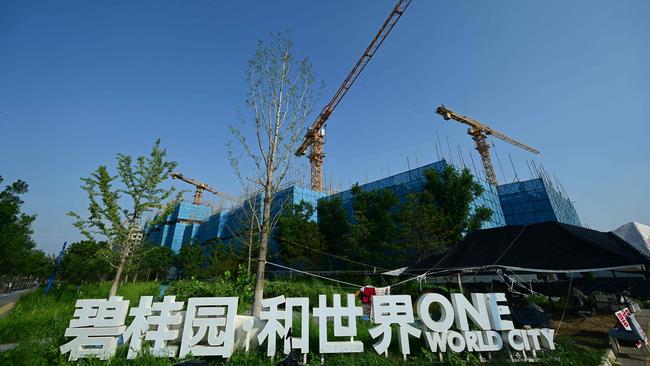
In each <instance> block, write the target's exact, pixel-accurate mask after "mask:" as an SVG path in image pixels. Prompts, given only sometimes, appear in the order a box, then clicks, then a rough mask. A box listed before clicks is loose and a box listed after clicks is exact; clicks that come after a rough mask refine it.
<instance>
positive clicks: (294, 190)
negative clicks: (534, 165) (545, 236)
mask: <svg viewBox="0 0 650 366" xmlns="http://www.w3.org/2000/svg"><path fill="white" fill-rule="evenodd" d="M447 164H448V163H447V161H445V160H440V161H437V162H435V163H431V164H427V165H425V166H421V167H418V168H415V169H411V170H408V171H405V172H403V173H399V174H395V175H392V176H389V177H386V178H383V179H379V180H377V181H374V182H369V183H366V184H363V185H360V186H359V187H360V188H361V189H362V190H365V191H374V190H380V189H389V190H391V191H392V192H393V193H395V194H396V195H397V197H398V198H400V200H404V199H406V196H407V195H409V194H411V193H417V192H420V191H422V189H423V187H424V185H425V183H426V177H425V174H424V172H425V171H426V170H427V169H436V170H438V171H442V170H443V169H444V168H445V166H447ZM478 181H479V182H481V184H482V185H483V187H484V192H483V194H482V195H481V196H480V197H479V198H478V199H477V200H475V202H474V203H473V205H474V207H479V206H485V207H487V208H489V209H491V210H492V217H491V219H490V220H489V221H487V222H485V223H484V224H483V227H484V228H492V227H500V226H506V225H526V224H532V223H537V222H543V221H557V222H561V223H566V224H571V225H577V226H580V219H579V218H578V214H577V212H576V210H575V207H574V206H573V203H571V200H570V199H569V197H568V196H567V195H566V193H565V192H564V191H563V189H561V188H560V187H558V184H553V183H551V181H550V180H549V179H548V177H546V176H544V175H541V174H540V175H539V176H538V177H535V178H533V179H530V180H525V181H517V182H513V183H507V184H502V185H498V186H496V187H495V186H492V185H490V184H488V183H487V182H485V181H483V180H482V179H478ZM330 197H338V198H340V199H341V200H342V201H343V207H344V208H345V209H346V210H347V211H348V216H349V217H350V218H352V214H353V211H352V210H353V209H352V204H353V201H352V200H353V195H352V192H351V190H350V189H348V190H345V191H341V192H338V193H335V194H332V195H328V194H327V193H324V192H317V191H314V190H311V189H309V188H302V187H298V186H290V187H288V188H285V189H283V190H282V191H280V192H278V193H277V195H276V196H275V198H274V201H273V204H272V212H273V214H276V213H278V212H279V210H280V209H281V208H282V207H286V205H287V204H290V203H299V202H301V201H304V202H308V203H310V204H312V205H313V206H314V207H316V205H317V204H318V201H319V200H322V199H329V198H330ZM262 200H263V195H262V194H256V195H252V196H251V197H248V198H246V199H245V200H243V202H242V203H239V204H238V205H236V206H235V207H234V208H231V209H228V210H222V211H220V212H216V213H213V212H212V208H211V207H210V206H206V205H202V204H194V203H188V202H182V203H180V204H179V205H177V206H176V207H175V208H174V210H173V211H172V212H171V213H170V214H169V215H167V217H166V218H165V219H164V221H163V222H162V223H160V224H158V225H155V226H148V227H146V228H145V232H146V236H145V240H146V241H148V242H150V243H152V244H156V245H163V246H166V247H169V248H171V249H172V250H174V251H175V252H178V250H180V248H181V246H182V245H184V244H188V243H191V242H199V243H214V242H216V241H217V240H223V241H232V240H236V239H238V238H240V237H243V236H244V235H243V234H245V233H246V232H248V231H249V230H250V231H254V230H256V219H257V218H259V215H261V208H262ZM312 220H318V217H317V215H316V214H314V216H313V217H312ZM273 246H274V243H272V245H271V250H273V249H274V248H273Z"/></svg>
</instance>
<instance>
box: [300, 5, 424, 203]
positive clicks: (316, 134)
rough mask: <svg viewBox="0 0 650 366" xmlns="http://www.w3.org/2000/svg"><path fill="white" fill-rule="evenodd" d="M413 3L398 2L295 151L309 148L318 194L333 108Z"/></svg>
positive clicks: (311, 167) (312, 178) (321, 186)
mask: <svg viewBox="0 0 650 366" xmlns="http://www.w3.org/2000/svg"><path fill="white" fill-rule="evenodd" d="M411 1H412V0H399V1H398V2H397V4H396V5H395V7H394V8H393V11H392V12H391V13H390V15H389V16H388V18H387V19H386V21H385V22H384V24H383V25H382V27H381V28H380V29H379V32H377V34H376V35H375V38H373V39H372V42H370V45H369V46H368V48H366V50H365V51H364V53H363V55H362V56H361V58H360V59H359V61H357V63H356V64H355V65H354V67H353V68H352V71H350V73H349V74H348V76H347V77H346V78H345V80H344V81H343V84H341V86H340V87H339V89H338V90H337V91H336V94H334V97H332V100H330V102H329V103H327V105H325V107H324V108H323V110H322V111H321V112H320V114H319V115H318V117H316V120H315V121H314V123H312V124H311V126H310V127H309V128H308V129H307V133H306V134H305V139H304V140H303V142H302V144H301V145H300V147H298V149H297V150H296V156H302V155H305V152H306V151H307V148H309V165H310V177H311V182H310V186H311V189H313V190H315V191H321V190H322V189H323V157H324V154H323V143H324V142H325V141H324V140H325V123H326V122H327V120H328V119H329V117H330V115H331V114H332V112H334V109H335V108H336V106H337V105H338V104H339V102H340V101H341V99H343V97H344V96H345V94H346V93H347V92H348V90H350V87H351V86H352V84H354V82H355V81H356V80H357V77H359V74H361V71H363V69H364V68H365V67H366V65H367V64H368V62H369V61H370V59H371V58H372V56H374V54H375V52H376V51H377V49H378V48H379V46H381V44H382V43H383V42H384V40H385V39H386V36H388V33H390V31H391V30H392V29H393V27H394V26H395V24H396V23H397V21H398V20H399V18H400V17H401V16H402V14H403V13H404V11H405V10H406V8H407V7H408V6H409V4H410V3H411Z"/></svg>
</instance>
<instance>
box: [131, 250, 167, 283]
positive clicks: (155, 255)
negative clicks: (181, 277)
mask: <svg viewBox="0 0 650 366" xmlns="http://www.w3.org/2000/svg"><path fill="white" fill-rule="evenodd" d="M174 259H175V258H174V251H172V250H171V249H170V248H168V247H165V246H157V245H152V246H149V247H147V248H146V250H145V251H144V255H143V257H142V260H141V261H140V271H143V272H145V273H146V277H147V281H148V280H149V277H150V276H151V275H153V276H155V280H156V281H158V278H163V277H165V276H167V272H168V271H169V268H170V267H171V266H173V265H174Z"/></svg>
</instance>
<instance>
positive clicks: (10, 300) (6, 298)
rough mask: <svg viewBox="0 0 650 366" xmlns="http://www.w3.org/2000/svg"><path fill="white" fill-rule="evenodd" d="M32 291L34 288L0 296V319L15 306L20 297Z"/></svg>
mask: <svg viewBox="0 0 650 366" xmlns="http://www.w3.org/2000/svg"><path fill="white" fill-rule="evenodd" d="M33 290H35V288H28V289H24V290H20V291H14V292H10V293H8V294H2V295H0V317H3V316H5V315H6V314H7V313H8V312H9V310H11V309H13V307H14V305H16V302H17V301H18V299H20V297H21V296H22V295H24V294H26V293H27V292H29V291H33Z"/></svg>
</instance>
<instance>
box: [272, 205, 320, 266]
mask: <svg viewBox="0 0 650 366" xmlns="http://www.w3.org/2000/svg"><path fill="white" fill-rule="evenodd" d="M314 212H315V210H314V207H313V206H312V205H311V204H310V203H308V202H305V201H300V203H298V204H291V205H290V206H289V207H288V208H287V209H285V210H284V212H283V213H282V216H280V220H279V221H278V226H277V229H276V232H275V235H274V237H275V239H276V240H277V242H278V244H279V249H280V250H279V254H280V258H282V261H283V262H284V263H287V264H289V265H291V266H295V267H302V268H314V267H316V266H318V265H319V264H320V261H321V256H320V254H319V252H318V251H324V250H325V249H326V248H325V242H324V240H323V238H322V236H321V233H320V232H319V231H318V224H317V223H316V222H314V221H312V220H311V218H312V216H313V215H314ZM311 249H315V250H311ZM316 250H318V251H316Z"/></svg>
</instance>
